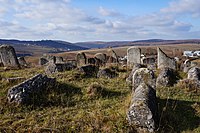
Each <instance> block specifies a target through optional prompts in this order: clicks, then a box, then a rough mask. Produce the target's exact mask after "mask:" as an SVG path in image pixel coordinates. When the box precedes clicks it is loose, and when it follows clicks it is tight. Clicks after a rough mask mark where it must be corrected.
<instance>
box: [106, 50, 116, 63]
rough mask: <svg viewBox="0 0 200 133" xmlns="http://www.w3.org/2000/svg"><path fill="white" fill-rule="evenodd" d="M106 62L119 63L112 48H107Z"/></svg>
mask: <svg viewBox="0 0 200 133" xmlns="http://www.w3.org/2000/svg"><path fill="white" fill-rule="evenodd" d="M108 57H109V58H108V62H109V63H119V60H118V56H117V54H116V52H115V51H114V50H112V49H109V50H108Z"/></svg>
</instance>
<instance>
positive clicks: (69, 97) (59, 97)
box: [28, 82, 82, 108]
mask: <svg viewBox="0 0 200 133" xmlns="http://www.w3.org/2000/svg"><path fill="white" fill-rule="evenodd" d="M81 95H82V92H81V89H80V88H78V87H76V86H73V85H70V84H67V83H59V82H56V84H55V86H54V87H50V88H47V89H45V90H44V91H43V92H41V93H40V95H38V94H33V95H32V99H31V102H30V103H29V104H28V105H31V108H37V107H50V106H64V107H70V106H74V105H75V102H76V98H77V97H81ZM77 99H78V98H77Z"/></svg>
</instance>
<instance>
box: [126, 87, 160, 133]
mask: <svg viewBox="0 0 200 133" xmlns="http://www.w3.org/2000/svg"><path fill="white" fill-rule="evenodd" d="M157 107H158V106H157V101H156V90H155V89H154V88H151V87H150V86H148V85H146V84H145V83H142V84H140V85H139V86H138V87H137V88H136V89H135V92H134V94H133V97H132V103H131V106H130V108H129V110H128V113H127V118H128V122H129V124H130V125H131V126H134V127H136V129H137V131H138V132H150V133H152V132H154V131H155V129H156V125H157V124H158V109H157Z"/></svg>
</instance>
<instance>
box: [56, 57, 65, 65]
mask: <svg viewBox="0 0 200 133" xmlns="http://www.w3.org/2000/svg"><path fill="white" fill-rule="evenodd" d="M59 63H64V61H63V57H58V56H56V64H59Z"/></svg>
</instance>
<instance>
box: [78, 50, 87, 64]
mask: <svg viewBox="0 0 200 133" xmlns="http://www.w3.org/2000/svg"><path fill="white" fill-rule="evenodd" d="M76 61H77V66H84V65H86V63H87V58H86V55H85V53H84V52H79V53H78V54H77V55H76Z"/></svg>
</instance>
